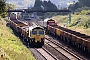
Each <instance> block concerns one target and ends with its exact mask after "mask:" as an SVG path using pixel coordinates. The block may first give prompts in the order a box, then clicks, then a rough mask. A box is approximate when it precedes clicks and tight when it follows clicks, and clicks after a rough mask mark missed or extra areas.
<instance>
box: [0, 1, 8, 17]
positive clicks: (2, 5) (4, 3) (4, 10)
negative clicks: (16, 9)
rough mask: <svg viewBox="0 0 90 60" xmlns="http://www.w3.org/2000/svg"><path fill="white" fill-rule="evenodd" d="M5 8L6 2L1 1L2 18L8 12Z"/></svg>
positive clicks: (0, 12)
mask: <svg viewBox="0 0 90 60" xmlns="http://www.w3.org/2000/svg"><path fill="white" fill-rule="evenodd" d="M5 7H6V1H4V0H0V15H1V16H2V17H4V16H5V15H4V13H5V12H6V11H7V10H6V8H5Z"/></svg>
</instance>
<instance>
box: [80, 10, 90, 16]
mask: <svg viewBox="0 0 90 60" xmlns="http://www.w3.org/2000/svg"><path fill="white" fill-rule="evenodd" d="M80 14H81V15H90V10H82V11H81V13H80Z"/></svg>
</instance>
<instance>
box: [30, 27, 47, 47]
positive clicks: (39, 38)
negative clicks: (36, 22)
mask: <svg viewBox="0 0 90 60" xmlns="http://www.w3.org/2000/svg"><path fill="white" fill-rule="evenodd" d="M29 37H30V38H31V41H32V43H33V45H40V46H42V45H44V37H45V30H44V29H43V28H42V27H39V26H34V27H30V28H29Z"/></svg>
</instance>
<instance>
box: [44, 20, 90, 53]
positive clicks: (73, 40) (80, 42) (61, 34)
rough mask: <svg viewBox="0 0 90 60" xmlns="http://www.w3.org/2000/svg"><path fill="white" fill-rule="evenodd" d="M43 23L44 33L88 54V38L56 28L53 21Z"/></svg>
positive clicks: (89, 49)
mask: <svg viewBox="0 0 90 60" xmlns="http://www.w3.org/2000/svg"><path fill="white" fill-rule="evenodd" d="M44 21H45V22H44V23H46V25H44V27H45V28H46V32H48V33H49V34H52V35H53V36H55V37H57V38H60V40H64V41H65V42H67V43H69V44H71V45H74V46H76V47H77V48H80V49H82V50H83V51H86V52H88V53H90V36H87V35H85V34H81V33H80V32H76V31H73V30H70V29H67V28H64V27H61V26H58V25H57V24H56V22H55V21H54V20H53V19H45V20H44ZM51 21H53V22H51ZM48 23H49V24H48Z"/></svg>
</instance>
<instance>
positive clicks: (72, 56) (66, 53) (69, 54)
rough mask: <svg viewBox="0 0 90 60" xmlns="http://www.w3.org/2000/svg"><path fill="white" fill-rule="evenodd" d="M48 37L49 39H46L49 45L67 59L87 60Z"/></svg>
mask: <svg viewBox="0 0 90 60" xmlns="http://www.w3.org/2000/svg"><path fill="white" fill-rule="evenodd" d="M46 37H47V38H45V39H46V40H47V44H48V45H49V46H51V47H52V48H53V49H55V50H56V51H58V52H59V53H60V54H62V55H63V56H65V57H66V58H67V59H69V60H87V59H86V58H84V57H83V56H80V55H79V54H77V53H75V52H73V51H71V50H70V49H68V48H67V47H66V46H64V45H62V44H60V43H59V42H57V41H56V40H55V39H53V38H52V37H50V36H46Z"/></svg>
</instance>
